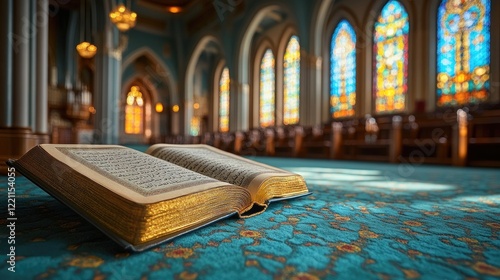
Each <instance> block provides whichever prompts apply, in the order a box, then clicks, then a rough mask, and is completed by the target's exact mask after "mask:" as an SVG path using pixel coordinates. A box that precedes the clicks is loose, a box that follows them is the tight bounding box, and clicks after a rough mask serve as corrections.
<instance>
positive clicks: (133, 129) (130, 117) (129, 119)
mask: <svg viewBox="0 0 500 280" xmlns="http://www.w3.org/2000/svg"><path fill="white" fill-rule="evenodd" d="M126 102H127V104H126V105H125V133H127V134H141V133H142V131H143V112H144V99H143V97H142V93H141V92H140V89H139V87H138V86H132V87H131V88H130V92H129V93H128V94H127V100H126Z"/></svg>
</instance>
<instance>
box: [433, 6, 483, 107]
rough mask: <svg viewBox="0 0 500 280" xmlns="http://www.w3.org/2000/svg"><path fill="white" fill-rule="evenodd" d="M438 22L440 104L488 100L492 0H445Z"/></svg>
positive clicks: (438, 89) (438, 99) (438, 86)
mask: <svg viewBox="0 0 500 280" xmlns="http://www.w3.org/2000/svg"><path fill="white" fill-rule="evenodd" d="M437 22H438V25H437V105H438V106H456V105H462V104H466V103H479V102H482V101H485V100H487V99H488V92H489V88H490V1H489V0H467V1H464V0H462V1H457V0H443V1H442V2H441V4H440V6H439V8H438V19H437Z"/></svg>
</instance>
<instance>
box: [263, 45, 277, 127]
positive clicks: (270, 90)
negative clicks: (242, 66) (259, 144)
mask: <svg viewBox="0 0 500 280" xmlns="http://www.w3.org/2000/svg"><path fill="white" fill-rule="evenodd" d="M274 63H275V61H274V55H273V52H272V51H271V50H270V49H268V50H266V52H265V53H264V56H263V57H262V60H261V63H260V98H259V99H260V101H259V102H260V104H259V105H260V106H259V123H260V126H261V127H267V126H272V125H274V110H275V70H274Z"/></svg>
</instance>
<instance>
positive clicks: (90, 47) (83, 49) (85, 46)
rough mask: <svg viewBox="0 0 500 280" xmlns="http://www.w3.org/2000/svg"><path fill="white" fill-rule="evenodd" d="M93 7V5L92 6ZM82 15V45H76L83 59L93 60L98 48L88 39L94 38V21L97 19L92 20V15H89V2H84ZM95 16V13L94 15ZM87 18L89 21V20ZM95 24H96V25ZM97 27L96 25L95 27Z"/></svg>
mask: <svg viewBox="0 0 500 280" xmlns="http://www.w3.org/2000/svg"><path fill="white" fill-rule="evenodd" d="M90 5H92V4H90ZM81 10H82V15H81V16H80V37H81V38H80V39H81V43H79V44H78V45H76V51H77V52H78V54H79V55H80V56H81V57H83V58H92V57H94V55H95V54H96V52H97V47H96V46H95V45H94V44H92V43H90V40H87V39H88V38H87V37H92V21H93V20H95V19H93V18H92V19H91V18H90V17H91V16H92V15H90V14H87V1H86V0H84V1H82V9H81ZM94 16H95V13H94ZM87 17H89V19H88V20H87ZM87 23H88V25H89V26H88V29H89V30H88V33H90V34H88V33H87ZM94 24H95V23H94ZM94 26H95V25H94Z"/></svg>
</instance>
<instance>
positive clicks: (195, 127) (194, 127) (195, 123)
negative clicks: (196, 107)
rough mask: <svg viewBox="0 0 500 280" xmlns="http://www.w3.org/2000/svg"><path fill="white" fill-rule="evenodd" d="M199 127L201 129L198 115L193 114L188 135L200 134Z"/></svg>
mask: <svg viewBox="0 0 500 280" xmlns="http://www.w3.org/2000/svg"><path fill="white" fill-rule="evenodd" d="M200 129H201V123H200V117H197V116H193V117H192V118H191V126H190V131H189V133H190V135H192V136H198V135H199V134H200Z"/></svg>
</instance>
